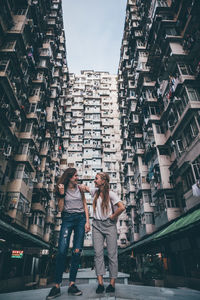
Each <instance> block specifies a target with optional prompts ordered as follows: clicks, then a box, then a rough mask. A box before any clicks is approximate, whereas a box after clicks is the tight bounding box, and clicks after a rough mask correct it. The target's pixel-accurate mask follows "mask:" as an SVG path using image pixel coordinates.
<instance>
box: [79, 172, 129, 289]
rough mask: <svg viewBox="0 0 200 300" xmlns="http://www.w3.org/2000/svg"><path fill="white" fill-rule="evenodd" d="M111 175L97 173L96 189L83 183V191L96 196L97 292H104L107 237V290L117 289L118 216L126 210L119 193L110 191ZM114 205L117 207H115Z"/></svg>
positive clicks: (94, 206) (93, 232)
mask: <svg viewBox="0 0 200 300" xmlns="http://www.w3.org/2000/svg"><path fill="white" fill-rule="evenodd" d="M109 181H110V178H109V175H108V174H107V173H104V172H101V173H97V175H96V177H95V180H94V183H95V187H96V188H94V189H90V188H89V187H87V186H84V185H81V188H82V189H83V191H88V192H90V194H91V195H92V196H93V197H94V200H93V210H94V219H93V224H92V228H93V229H92V236H93V246H94V252H95V258H94V259H95V270H96V275H97V279H98V283H99V285H98V287H97V289H96V293H97V294H100V293H102V292H104V284H103V275H104V274H105V263H104V240H105V239H106V244H107V251H108V259H109V275H110V284H109V286H108V287H107V288H106V292H108V293H109V292H114V291H115V280H116V278H117V273H118V259H117V227H116V222H117V217H118V216H119V215H120V214H121V213H122V212H123V211H124V210H125V207H124V204H123V203H122V201H120V199H119V198H118V196H117V194H116V193H114V192H113V191H110V188H109ZM114 206H115V207H116V209H114Z"/></svg>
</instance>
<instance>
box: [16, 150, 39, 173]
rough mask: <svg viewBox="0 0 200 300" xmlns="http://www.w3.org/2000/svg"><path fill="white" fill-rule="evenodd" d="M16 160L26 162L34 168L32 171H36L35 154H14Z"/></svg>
mask: <svg viewBox="0 0 200 300" xmlns="http://www.w3.org/2000/svg"><path fill="white" fill-rule="evenodd" d="M14 160H15V161H16V162H18V163H20V162H21V163H22V162H23V163H25V164H27V165H28V166H29V168H30V169H31V170H32V172H34V171H35V168H34V166H33V155H32V154H30V153H27V154H16V155H15V156H14Z"/></svg>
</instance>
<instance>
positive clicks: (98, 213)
mask: <svg viewBox="0 0 200 300" xmlns="http://www.w3.org/2000/svg"><path fill="white" fill-rule="evenodd" d="M97 190H98V188H93V189H90V194H91V196H92V197H94V196H95V193H96V191H97ZM109 197H110V200H111V201H112V203H113V205H115V204H117V203H118V202H120V201H121V200H120V199H119V197H118V195H117V194H116V193H114V192H113V191H109ZM101 203H102V199H101V197H100V196H99V198H98V199H97V206H96V211H95V212H94V215H93V217H94V219H97V220H102V221H104V220H106V219H108V218H109V216H111V215H112V214H113V211H112V206H111V203H110V202H109V208H108V211H107V213H106V212H105V214H103V211H102V209H101Z"/></svg>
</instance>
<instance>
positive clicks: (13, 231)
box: [0, 220, 50, 249]
mask: <svg viewBox="0 0 200 300" xmlns="http://www.w3.org/2000/svg"><path fill="white" fill-rule="evenodd" d="M0 230H1V233H3V232H5V233H6V234H8V238H12V237H13V236H15V237H16V238H21V239H22V240H25V241H27V242H30V243H31V244H35V245H37V246H38V247H41V248H44V249H49V248H50V245H49V244H48V243H45V242H44V241H42V240H40V239H38V238H37V237H34V236H33V235H31V234H30V233H28V232H24V231H21V230H20V229H18V228H15V227H13V226H12V225H10V224H8V223H6V222H4V221H2V220H0Z"/></svg>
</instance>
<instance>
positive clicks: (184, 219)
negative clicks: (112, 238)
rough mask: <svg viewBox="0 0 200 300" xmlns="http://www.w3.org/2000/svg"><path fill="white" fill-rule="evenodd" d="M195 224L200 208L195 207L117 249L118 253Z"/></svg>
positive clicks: (199, 215) (181, 230)
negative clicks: (168, 223)
mask: <svg viewBox="0 0 200 300" xmlns="http://www.w3.org/2000/svg"><path fill="white" fill-rule="evenodd" d="M197 225H200V208H199V209H196V210H195V211H193V212H191V213H187V214H186V215H184V216H181V217H179V218H178V219H176V220H174V221H173V222H172V223H171V224H170V225H168V226H166V227H165V228H163V229H161V230H159V231H157V232H155V233H153V234H152V235H150V236H148V237H146V238H144V239H143V240H141V241H138V242H136V243H133V244H132V245H130V246H128V247H126V248H124V249H121V250H120V251H119V254H122V253H125V252H127V251H129V250H132V249H136V248H138V247H139V246H144V245H147V244H148V243H151V242H156V241H159V240H161V239H164V238H166V237H169V236H172V235H175V234H178V233H179V232H183V231H186V230H188V229H191V228H194V227H195V226H197Z"/></svg>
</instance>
